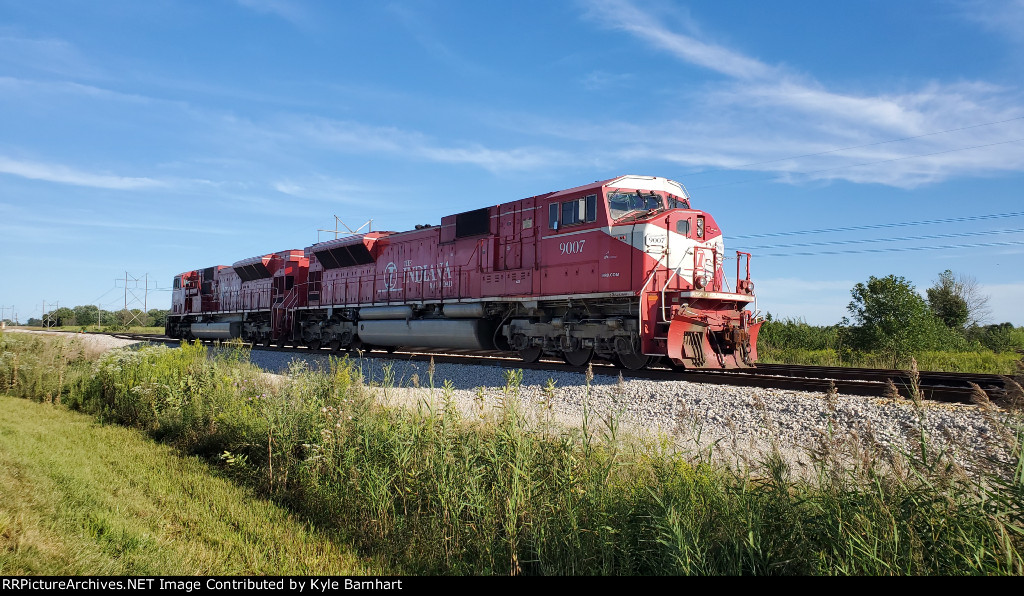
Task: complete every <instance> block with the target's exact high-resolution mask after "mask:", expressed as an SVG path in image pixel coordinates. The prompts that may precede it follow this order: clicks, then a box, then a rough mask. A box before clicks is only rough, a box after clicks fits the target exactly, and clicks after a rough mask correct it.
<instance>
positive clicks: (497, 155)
mask: <svg viewBox="0 0 1024 596" xmlns="http://www.w3.org/2000/svg"><path fill="white" fill-rule="evenodd" d="M271 134H274V135H275V136H278V137H281V136H288V135H292V136H296V137H299V138H301V139H302V140H308V141H311V142H316V143H318V144H321V145H324V146H328V147H331V148H333V149H335V150H338V151H344V152H356V153H365V152H368V151H370V152H378V153H392V154H401V155H405V156H410V157H414V158H418V159H422V160H426V161H431V162H438V163H452V164H469V165H475V166H479V167H481V168H484V169H486V170H489V171H492V172H504V171H520V170H529V169H534V168H540V167H549V166H553V165H557V164H559V163H566V162H568V161H571V160H572V159H573V158H572V157H571V156H569V155H568V154H566V153H563V152H561V151H558V150H554V149H550V148H546V147H516V148H512V149H495V148H491V147H486V146H484V145H481V144H479V143H474V142H466V143H462V144H458V143H439V142H438V141H437V140H435V139H433V138H431V137H429V136H428V135H425V134H423V133H421V132H418V131H411V130H404V129H401V128H397V127H391V126H372V125H367V124H363V123H360V122H352V121H339V120H331V119H326V118H303V119H299V120H294V121H292V123H291V124H290V125H288V126H285V127H283V128H281V129H280V130H276V131H274V132H272V133H271Z"/></svg>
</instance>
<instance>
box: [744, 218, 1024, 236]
mask: <svg viewBox="0 0 1024 596" xmlns="http://www.w3.org/2000/svg"><path fill="white" fill-rule="evenodd" d="M1009 217H1024V211H1013V212H1010V213H991V214H988V215H968V216H964V217H949V218H945V219H923V220H918V221H902V222H887V223H877V224H865V225H861V226H845V227H841V228H822V229H818V230H791V231H788V232H765V233H763V234H743V235H740V236H732V237H731V238H732V240H747V239H750V238H774V237H777V236H796V235H800V234H833V233H836V232H857V231H861V230H875V229H882V228H902V227H907V226H923V225H932V224H945V223H963V222H967V221H983V220H989V219H1005V218H1009Z"/></svg>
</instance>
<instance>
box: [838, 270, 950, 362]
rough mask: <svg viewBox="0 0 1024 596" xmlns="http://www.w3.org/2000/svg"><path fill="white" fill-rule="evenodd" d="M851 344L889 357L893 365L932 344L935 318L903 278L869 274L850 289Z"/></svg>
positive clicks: (848, 307) (912, 287)
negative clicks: (852, 322) (865, 280)
mask: <svg viewBox="0 0 1024 596" xmlns="http://www.w3.org/2000/svg"><path fill="white" fill-rule="evenodd" d="M850 294H851V295H852V296H853V301H851V302H850V304H849V305H848V306H847V307H846V308H847V310H849V311H850V314H852V315H853V318H854V321H855V323H856V327H855V328H854V329H853V330H852V331H853V333H852V339H853V342H854V345H855V346H856V347H857V348H859V349H862V350H868V351H877V352H881V353H882V354H885V355H886V356H888V357H890V358H892V363H893V368H897V367H898V366H899V362H900V360H902V359H904V358H905V357H907V356H909V355H910V354H911V353H912V352H913V351H914V350H915V349H921V348H928V347H929V345H930V344H931V343H932V342H931V341H930V340H931V339H932V332H933V330H934V328H935V320H934V318H933V317H932V314H931V311H930V310H929V308H928V304H927V303H925V301H924V298H922V297H921V295H920V294H918V293H917V289H916V288H915V287H914V286H913V284H911V283H910V282H908V281H907V280H906V279H904V278H903V277H897V276H895V275H889V276H886V277H883V278H877V277H874V276H871V277H870V278H868V282H867V283H866V284H864V283H859V284H857V285H855V286H854V287H853V290H851V291H850Z"/></svg>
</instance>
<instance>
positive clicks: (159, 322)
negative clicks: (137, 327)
mask: <svg viewBox="0 0 1024 596" xmlns="http://www.w3.org/2000/svg"><path fill="white" fill-rule="evenodd" d="M167 313H168V311H166V310H161V309H159V308H151V309H149V312H147V313H146V314H147V315H149V326H150V327H163V326H164V323H166V322H167Z"/></svg>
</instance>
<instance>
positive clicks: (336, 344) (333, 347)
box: [327, 340, 341, 352]
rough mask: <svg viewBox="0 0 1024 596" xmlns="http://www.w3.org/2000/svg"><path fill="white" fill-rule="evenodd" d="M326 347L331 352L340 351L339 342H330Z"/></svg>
mask: <svg viewBox="0 0 1024 596" xmlns="http://www.w3.org/2000/svg"><path fill="white" fill-rule="evenodd" d="M327 346H328V347H329V348H330V349H331V351H332V352H340V351H341V342H340V341H338V340H334V341H332V342H331V343H329V344H327Z"/></svg>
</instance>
